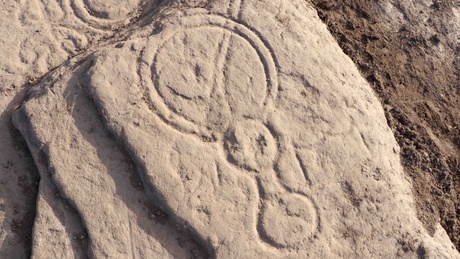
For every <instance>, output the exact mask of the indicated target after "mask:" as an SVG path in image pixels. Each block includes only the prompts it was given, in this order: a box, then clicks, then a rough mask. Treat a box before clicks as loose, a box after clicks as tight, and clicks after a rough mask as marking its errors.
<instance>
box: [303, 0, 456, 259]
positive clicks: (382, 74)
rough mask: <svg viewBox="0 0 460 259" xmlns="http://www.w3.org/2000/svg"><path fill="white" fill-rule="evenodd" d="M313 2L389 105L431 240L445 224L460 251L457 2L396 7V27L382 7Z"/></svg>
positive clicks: (355, 1) (363, 0)
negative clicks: (437, 224)
mask: <svg viewBox="0 0 460 259" xmlns="http://www.w3.org/2000/svg"><path fill="white" fill-rule="evenodd" d="M312 2H313V5H314V6H315V7H316V9H317V11H318V13H319V15H320V17H321V19H322V20H323V21H324V22H325V23H326V24H327V26H328V28H329V30H330V31H331V32H332V34H333V35H334V37H335V38H336V40H337V41H338V43H339V44H340V46H341V47H342V49H343V51H344V52H345V53H346V54H347V55H348V56H349V57H350V58H351V59H352V60H353V61H354V62H355V64H356V65H357V66H358V68H359V69H360V71H361V73H362V75H363V76H364V77H365V78H366V79H367V80H368V82H369V83H370V84H371V86H372V87H373V89H374V90H375V93H376V95H377V96H378V97H379V99H380V101H381V102H382V104H383V105H384V109H385V114H386V117H387V121H388V125H389V126H390V127H391V128H392V130H393V132H394V134H395V137H396V140H397V141H398V143H399V145H400V147H401V160H402V163H403V166H404V168H405V171H406V173H407V174H408V175H409V176H410V177H411V179H412V184H413V187H414V188H413V192H414V194H415V200H416V206H417V210H418V216H419V218H420V219H421V221H422V222H423V223H424V224H425V227H426V228H427V229H428V230H429V231H430V232H431V233H433V231H434V225H435V223H437V222H439V218H440V219H441V221H440V223H441V225H442V226H443V227H444V229H445V230H446V231H447V233H448V234H449V236H450V238H451V240H452V242H453V243H454V245H455V246H456V248H457V250H459V251H460V46H459V45H458V42H456V40H457V41H458V39H456V37H455V35H453V30H456V31H457V32H458V30H459V28H460V24H457V25H456V26H455V25H454V26H453V25H452V20H454V19H453V17H454V16H453V15H454V14H453V9H452V7H456V6H457V7H460V4H458V3H460V2H458V3H456V2H455V1H442V2H441V1H433V3H432V4H431V5H428V6H427V5H425V6H423V4H422V3H420V2H422V1H406V3H396V2H395V3H393V6H394V7H395V8H394V10H395V11H394V12H397V13H398V14H400V17H402V18H400V19H399V20H397V19H396V20H395V19H394V17H393V18H392V17H391V16H393V13H392V12H393V11H392V12H388V11H387V12H386V11H385V8H383V7H382V3H381V2H385V1H376V0H344V1H327V0H312ZM379 2H380V3H379ZM388 2H392V1H391V0H390V1H387V3H388ZM403 2H404V1H403ZM409 2H413V3H409ZM414 2H419V3H414ZM387 3H385V4H387ZM405 5H406V6H405ZM422 18H423V19H422ZM454 34H455V33H454ZM457 37H458V36H457Z"/></svg>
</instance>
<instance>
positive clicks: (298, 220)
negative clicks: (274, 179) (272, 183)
mask: <svg viewBox="0 0 460 259" xmlns="http://www.w3.org/2000/svg"><path fill="white" fill-rule="evenodd" d="M261 223H262V224H261V227H262V231H263V234H265V236H266V237H267V238H268V239H269V240H270V241H271V242H274V243H275V244H277V245H278V246H281V247H285V248H286V247H296V246H299V245H301V244H303V243H304V242H306V241H308V239H310V238H311V237H312V236H313V235H314V233H315V231H316V229H317V215H316V209H315V207H314V205H313V203H312V202H311V201H310V200H309V199H308V198H307V197H304V196H301V195H296V194H288V195H282V196H281V197H279V198H277V199H274V200H271V201H268V204H267V205H266V206H265V209H264V211H263V212H262V222H261Z"/></svg>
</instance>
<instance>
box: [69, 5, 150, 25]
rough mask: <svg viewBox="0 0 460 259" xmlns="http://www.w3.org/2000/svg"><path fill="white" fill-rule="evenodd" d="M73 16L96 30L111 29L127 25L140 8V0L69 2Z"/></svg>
mask: <svg viewBox="0 0 460 259" xmlns="http://www.w3.org/2000/svg"><path fill="white" fill-rule="evenodd" d="M70 2H71V7H72V9H73V11H74V13H75V15H76V16H77V17H78V18H79V19H80V20H82V21H83V22H85V23H86V24H88V25H90V26H92V27H94V28H98V29H113V28H114V27H116V26H120V25H124V24H127V23H128V22H129V21H130V20H131V18H133V17H134V16H135V15H136V14H137V12H138V10H139V6H140V4H141V3H140V0H135V1H124V0H107V1H105V0H70Z"/></svg>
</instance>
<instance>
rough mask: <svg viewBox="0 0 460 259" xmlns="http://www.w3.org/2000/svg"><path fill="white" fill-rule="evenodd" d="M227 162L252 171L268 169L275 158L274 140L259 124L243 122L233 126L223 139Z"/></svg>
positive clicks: (275, 146)
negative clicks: (229, 161)
mask: <svg viewBox="0 0 460 259" xmlns="http://www.w3.org/2000/svg"><path fill="white" fill-rule="evenodd" d="M224 148H225V150H226V151H227V153H228V157H229V160H231V161H232V162H234V163H236V164H237V165H239V166H241V167H243V168H246V169H249V170H254V171H260V170H264V169H268V168H270V167H271V166H272V165H273V163H274V161H275V158H276V154H277V145H276V140H275V138H274V137H273V136H272V134H271V133H270V131H269V130H268V129H267V127H265V125H263V124H262V123H261V122H257V121H251V120H245V121H241V122H237V123H236V124H235V125H233V126H232V127H231V128H230V130H229V131H228V132H227V133H226V135H225V137H224Z"/></svg>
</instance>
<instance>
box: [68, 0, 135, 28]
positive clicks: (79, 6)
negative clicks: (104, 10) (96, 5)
mask: <svg viewBox="0 0 460 259" xmlns="http://www.w3.org/2000/svg"><path fill="white" fill-rule="evenodd" d="M67 1H70V3H69V6H70V8H71V9H72V11H73V13H74V14H75V17H77V18H78V19H79V20H81V21H82V22H84V23H86V24H88V25H89V26H91V27H93V28H95V29H101V30H110V29H113V27H114V26H117V25H122V24H124V23H126V22H128V21H130V20H131V19H133V18H135V15H133V14H136V12H137V11H138V10H140V9H141V8H140V7H141V5H142V4H139V6H138V7H137V8H135V9H134V10H133V11H132V12H130V13H129V15H128V16H127V17H126V18H121V19H109V18H105V17H98V16H97V15H92V14H91V13H90V11H89V10H91V8H89V7H87V6H88V3H87V1H88V0H67ZM96 14H98V13H97V12H96Z"/></svg>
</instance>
